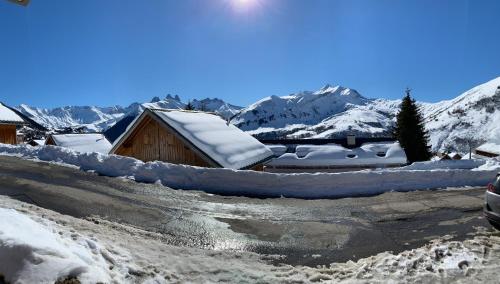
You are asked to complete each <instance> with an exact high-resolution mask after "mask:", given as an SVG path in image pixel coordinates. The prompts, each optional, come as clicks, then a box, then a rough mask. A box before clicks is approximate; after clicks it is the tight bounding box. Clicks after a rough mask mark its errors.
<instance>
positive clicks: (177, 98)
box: [165, 94, 181, 102]
mask: <svg viewBox="0 0 500 284" xmlns="http://www.w3.org/2000/svg"><path fill="white" fill-rule="evenodd" d="M165 100H174V101H178V102H180V101H181V98H180V97H179V96H178V95H175V96H172V95H171V94H168V95H167V96H166V97H165Z"/></svg>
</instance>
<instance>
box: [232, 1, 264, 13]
mask: <svg viewBox="0 0 500 284" xmlns="http://www.w3.org/2000/svg"><path fill="white" fill-rule="evenodd" d="M230 2H231V4H232V6H233V8H235V9H236V10H239V11H245V10H249V9H252V8H254V7H255V6H259V2H260V0H230Z"/></svg>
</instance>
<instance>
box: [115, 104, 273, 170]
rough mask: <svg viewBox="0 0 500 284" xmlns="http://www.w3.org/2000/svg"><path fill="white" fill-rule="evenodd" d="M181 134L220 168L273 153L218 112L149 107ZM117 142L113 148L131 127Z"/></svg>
mask: <svg viewBox="0 0 500 284" xmlns="http://www.w3.org/2000/svg"><path fill="white" fill-rule="evenodd" d="M148 111H150V113H151V114H152V115H156V116H157V117H159V118H160V119H161V120H163V121H164V122H165V123H166V124H168V125H169V126H170V127H172V128H174V129H175V130H176V131H177V132H178V133H180V135H182V136H183V137H184V138H185V139H187V140H188V141H189V142H191V143H192V144H193V145H194V146H196V147H197V148H198V149H200V150H201V151H202V152H203V153H205V154H206V155H207V156H208V157H210V158H211V159H213V160H214V161H216V162H217V163H218V164H219V165H220V166H221V167H224V168H229V169H242V168H245V167H248V166H251V165H254V164H256V163H259V162H261V161H263V160H266V159H268V158H270V157H272V156H273V152H271V150H269V149H268V148H267V147H266V146H265V145H264V144H262V143H260V142H259V141H258V140H257V139H255V138H253V137H252V136H251V135H249V134H247V133H245V132H243V131H241V130H240V129H238V128H237V127H235V126H234V125H232V124H228V123H227V122H226V121H224V120H223V119H222V118H221V117H219V116H218V115H214V114H210V113H205V112H192V111H177V110H161V109H148ZM140 119H141V117H138V118H137V119H136V121H135V122H133V123H132V124H131V127H129V128H128V129H127V131H126V132H125V133H124V134H123V135H122V137H120V138H118V139H117V140H116V141H115V144H114V145H113V147H116V145H117V144H119V143H120V142H121V140H122V139H123V138H124V137H125V136H126V135H127V133H129V132H130V131H131V129H132V126H133V125H134V124H136V123H137V122H138V121H139V120H140Z"/></svg>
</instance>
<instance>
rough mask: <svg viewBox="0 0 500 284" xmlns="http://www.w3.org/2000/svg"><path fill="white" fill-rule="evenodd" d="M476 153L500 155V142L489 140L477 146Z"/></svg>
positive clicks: (488, 156)
mask: <svg viewBox="0 0 500 284" xmlns="http://www.w3.org/2000/svg"><path fill="white" fill-rule="evenodd" d="M474 153H475V154H476V155H479V156H482V157H487V158H494V157H498V156H500V143H494V142H488V143H485V144H483V145H481V146H479V147H477V148H476V150H475V151H474Z"/></svg>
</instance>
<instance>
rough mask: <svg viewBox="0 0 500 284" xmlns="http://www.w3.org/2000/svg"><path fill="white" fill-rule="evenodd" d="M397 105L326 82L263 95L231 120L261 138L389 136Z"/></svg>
mask: <svg viewBox="0 0 500 284" xmlns="http://www.w3.org/2000/svg"><path fill="white" fill-rule="evenodd" d="M398 105H399V101H388V100H383V99H379V100H373V99H367V98H365V97H363V96H361V95H360V94H359V93H358V92H357V91H356V90H353V89H349V88H345V87H342V86H331V85H327V86H325V87H323V88H321V89H320V90H319V91H316V92H308V91H306V92H301V93H297V94H292V95H289V96H283V97H278V96H271V97H267V98H264V99H262V100H260V101H258V102H256V103H254V104H253V105H251V106H249V107H247V108H245V109H243V110H242V111H241V112H240V113H239V114H238V115H236V116H235V117H234V118H233V120H232V121H231V122H232V123H234V124H235V125H236V126H238V127H240V128H241V129H243V130H246V131H249V132H250V133H251V134H253V135H256V136H258V137H262V138H274V137H293V138H332V137H341V136H345V135H346V134H347V133H353V134H358V135H362V136H387V135H388V134H389V129H390V127H391V126H392V124H393V118H394V116H395V114H396V112H397V108H398Z"/></svg>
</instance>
